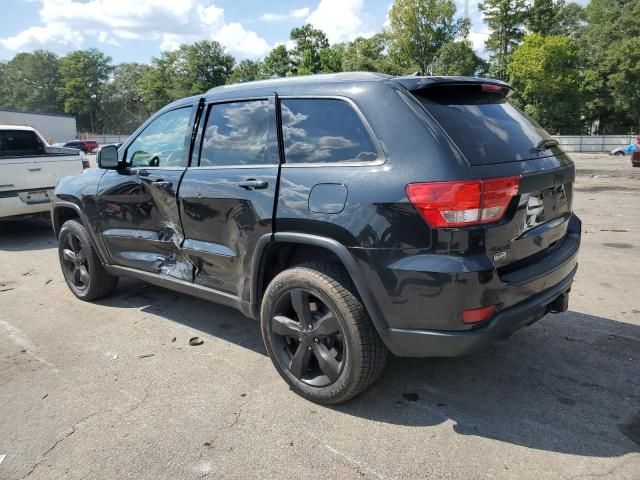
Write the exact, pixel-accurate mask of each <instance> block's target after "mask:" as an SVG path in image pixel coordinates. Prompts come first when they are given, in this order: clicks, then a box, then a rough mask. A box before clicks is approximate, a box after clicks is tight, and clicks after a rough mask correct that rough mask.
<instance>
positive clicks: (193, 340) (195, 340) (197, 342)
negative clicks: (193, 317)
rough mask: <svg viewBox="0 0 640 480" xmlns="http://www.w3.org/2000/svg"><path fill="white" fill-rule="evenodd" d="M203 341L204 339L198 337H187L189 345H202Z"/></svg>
mask: <svg viewBox="0 0 640 480" xmlns="http://www.w3.org/2000/svg"><path fill="white" fill-rule="evenodd" d="M203 343H204V340H202V339H201V338H200V337H191V338H190V339H189V345H191V346H192V347H197V346H198V345H202V344H203Z"/></svg>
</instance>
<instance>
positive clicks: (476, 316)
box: [462, 305, 496, 323]
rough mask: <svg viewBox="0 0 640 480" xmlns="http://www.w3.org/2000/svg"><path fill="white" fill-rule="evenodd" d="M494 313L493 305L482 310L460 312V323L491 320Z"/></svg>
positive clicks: (474, 309) (494, 307) (473, 309)
mask: <svg viewBox="0 0 640 480" xmlns="http://www.w3.org/2000/svg"><path fill="white" fill-rule="evenodd" d="M495 311H496V306H495V305H488V306H486V307H482V308H472V309H470V310H465V311H463V312H462V321H463V322H464V323H477V322H484V321H485V320H488V319H489V318H491V316H492V315H493V314H494V313H495Z"/></svg>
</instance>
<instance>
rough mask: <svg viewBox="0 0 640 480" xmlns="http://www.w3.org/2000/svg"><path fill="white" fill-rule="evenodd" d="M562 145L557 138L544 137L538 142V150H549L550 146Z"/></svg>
mask: <svg viewBox="0 0 640 480" xmlns="http://www.w3.org/2000/svg"><path fill="white" fill-rule="evenodd" d="M558 145H560V142H558V140H556V139H555V138H544V139H542V140H540V141H539V142H538V144H537V145H536V150H537V151H539V152H544V151H545V150H549V149H550V148H553V147H557V146H558Z"/></svg>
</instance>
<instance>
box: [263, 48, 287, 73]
mask: <svg viewBox="0 0 640 480" xmlns="http://www.w3.org/2000/svg"><path fill="white" fill-rule="evenodd" d="M292 68H293V62H292V60H291V56H290V55H289V52H288V51H287V47H285V46H284V45H278V46H277V47H274V48H273V50H271V51H270V52H269V55H267V56H266V57H265V59H264V61H263V62H262V72H263V75H264V76H265V77H266V78H274V77H275V78H278V77H286V76H287V75H289V74H290V73H291V71H292Z"/></svg>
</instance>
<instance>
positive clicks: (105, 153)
mask: <svg viewBox="0 0 640 480" xmlns="http://www.w3.org/2000/svg"><path fill="white" fill-rule="evenodd" d="M98 166H99V167H100V168H106V169H115V168H118V167H119V166H120V163H119V162H118V147H116V146H115V145H105V146H104V147H102V148H101V149H100V151H99V152H98Z"/></svg>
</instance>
